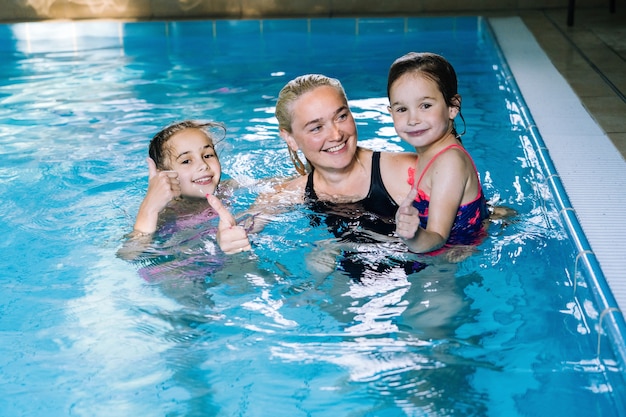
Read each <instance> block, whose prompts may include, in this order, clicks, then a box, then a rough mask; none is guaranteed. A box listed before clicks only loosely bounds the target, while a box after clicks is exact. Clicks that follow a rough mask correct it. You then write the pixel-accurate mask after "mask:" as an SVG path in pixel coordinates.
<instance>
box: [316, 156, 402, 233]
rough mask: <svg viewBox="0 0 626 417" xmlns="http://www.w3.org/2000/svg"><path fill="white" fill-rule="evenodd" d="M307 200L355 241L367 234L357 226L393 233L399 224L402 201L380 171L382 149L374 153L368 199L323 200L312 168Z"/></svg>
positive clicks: (334, 228)
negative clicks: (317, 190) (346, 200)
mask: <svg viewBox="0 0 626 417" xmlns="http://www.w3.org/2000/svg"><path fill="white" fill-rule="evenodd" d="M304 201H305V204H307V205H308V206H309V207H310V208H311V210H312V211H314V212H316V213H320V214H325V215H326V218H325V223H326V224H327V225H328V227H329V228H330V230H331V231H332V232H333V234H334V235H335V236H336V237H338V238H342V239H346V240H349V241H351V242H363V235H362V234H361V233H359V232H358V230H357V229H365V230H369V231H373V232H376V233H379V234H383V235H387V236H390V235H391V234H393V232H394V230H395V228H396V226H395V216H396V211H397V210H398V205H397V204H396V202H395V201H394V200H393V198H391V196H390V195H389V193H388V192H387V189H386V188H385V185H384V184H383V179H382V177H381V175H380V152H374V153H373V154H372V176H371V179H370V189H369V192H368V193H367V196H366V197H365V198H364V199H362V200H360V201H356V202H353V203H332V202H328V201H321V200H319V199H318V197H317V194H315V189H314V187H313V171H311V172H310V173H309V177H308V179H307V183H306V187H305V188H304ZM317 224H319V221H318V222H317ZM365 240H366V241H369V240H371V239H365Z"/></svg>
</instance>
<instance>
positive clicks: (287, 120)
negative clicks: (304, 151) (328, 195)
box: [274, 74, 348, 175]
mask: <svg viewBox="0 0 626 417" xmlns="http://www.w3.org/2000/svg"><path fill="white" fill-rule="evenodd" d="M323 86H328V87H332V88H334V89H335V90H337V92H338V93H339V94H340V95H341V97H343V99H344V101H345V102H346V104H347V103H348V97H347V96H346V92H345V91H344V89H343V86H342V85H341V82H340V81H339V80H338V79H336V78H331V77H327V76H325V75H322V74H305V75H301V76H299V77H296V78H294V79H293V80H291V81H289V82H288V83H287V84H285V86H284V87H283V88H282V89H281V90H280V93H278V100H277V101H276V110H275V111H274V115H275V116H276V119H277V120H278V128H279V130H285V131H287V132H289V133H292V126H291V123H292V121H293V113H292V111H293V103H295V102H296V100H298V99H299V98H300V97H302V95H304V94H305V93H308V92H309V91H312V90H314V89H316V88H318V87H323ZM289 156H290V158H291V161H292V162H293V164H294V166H295V167H296V171H298V173H299V174H300V175H306V173H307V167H306V165H305V164H304V163H303V162H302V160H300V157H299V156H298V154H297V152H296V151H294V150H293V149H291V148H289Z"/></svg>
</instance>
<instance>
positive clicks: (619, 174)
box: [488, 17, 626, 370]
mask: <svg viewBox="0 0 626 417" xmlns="http://www.w3.org/2000/svg"><path fill="white" fill-rule="evenodd" d="M488 21H489V24H490V27H491V29H492V30H493V32H494V35H495V37H496V40H497V42H498V44H499V46H500V50H501V51H502V53H503V54H504V61H505V62H506V64H507V65H508V67H509V70H510V72H511V74H512V75H513V78H512V79H511V80H509V81H510V82H512V83H514V84H515V85H516V86H517V88H518V89H519V91H520V93H521V96H522V97H523V98H522V97H520V103H525V105H526V107H525V108H523V109H522V111H523V112H525V113H526V115H525V116H526V117H527V119H528V120H529V121H530V123H531V126H530V127H529V131H528V134H529V136H530V137H531V140H533V141H534V142H535V147H536V151H537V152H538V157H539V159H540V162H541V163H542V164H543V168H544V169H545V170H546V173H547V174H546V181H547V182H548V183H549V185H550V188H551V190H552V191H553V193H554V194H555V197H556V199H557V204H558V206H559V209H560V214H561V218H562V220H563V223H564V225H565V227H566V228H567V229H568V231H569V233H570V235H571V236H572V237H573V238H574V241H575V242H574V243H575V246H576V248H577V250H578V254H577V257H576V261H575V265H573V266H572V269H571V272H572V276H573V279H574V291H575V288H576V287H575V285H576V280H577V276H576V275H577V274H576V271H577V270H579V268H581V267H585V268H586V269H587V271H588V272H589V273H588V274H586V275H589V277H588V281H589V282H588V284H589V287H590V289H591V290H592V293H593V295H594V297H595V301H596V302H597V304H598V307H599V309H600V311H599V317H598V321H599V323H600V326H601V327H602V329H603V330H604V331H605V332H606V334H608V336H609V337H610V339H611V341H612V342H613V347H614V350H615V353H616V355H617V356H618V359H619V360H621V365H622V370H624V369H625V367H626V344H625V340H624V337H625V335H626V324H625V321H624V315H623V311H625V310H626V280H624V272H623V269H622V268H623V257H624V253H623V250H621V249H623V247H622V246H621V245H619V244H618V242H622V241H623V239H624V236H626V217H625V216H624V211H623V206H621V205H620V203H623V197H621V194H622V193H623V192H624V190H626V162H625V161H624V159H623V158H622V156H621V154H620V153H619V151H618V150H617V148H616V147H615V145H614V144H613V143H612V142H611V140H610V138H609V137H608V136H607V135H606V134H605V133H604V131H603V130H602V129H601V128H600V127H599V126H598V124H597V123H596V122H595V121H594V119H593V118H592V117H591V115H590V114H589V113H588V112H587V110H586V109H585V108H584V106H583V105H582V103H581V101H580V99H579V98H578V96H577V95H576V94H575V93H574V91H573V89H572V88H571V87H570V85H569V84H568V83H567V81H566V80H565V79H564V78H563V77H562V76H561V75H560V73H559V72H558V71H557V69H556V67H555V66H554V65H553V64H552V62H551V61H550V59H549V58H548V56H547V55H546V54H545V52H544V51H543V50H542V49H541V47H540V46H539V44H538V43H537V41H536V39H535V38H534V36H533V35H532V33H531V32H530V30H529V29H528V28H527V27H526V25H525V24H524V23H523V21H522V20H521V19H520V18H519V17H492V18H489V19H488ZM598 343H599V342H598Z"/></svg>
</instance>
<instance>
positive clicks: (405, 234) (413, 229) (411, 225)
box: [396, 188, 420, 239]
mask: <svg viewBox="0 0 626 417" xmlns="http://www.w3.org/2000/svg"><path fill="white" fill-rule="evenodd" d="M416 196H417V188H411V191H409V194H408V195H407V196H406V198H405V199H404V200H403V201H402V203H401V204H400V207H399V208H398V211H397V212H396V234H397V235H398V236H399V237H401V238H403V239H413V238H414V237H415V236H416V235H417V231H418V229H419V225H420V218H419V211H418V210H417V209H416V208H415V207H413V201H414V200H415V197H416Z"/></svg>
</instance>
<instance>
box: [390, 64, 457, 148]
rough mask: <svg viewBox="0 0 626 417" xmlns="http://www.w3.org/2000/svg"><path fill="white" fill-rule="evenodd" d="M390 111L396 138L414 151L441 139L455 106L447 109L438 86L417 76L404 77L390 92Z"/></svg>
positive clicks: (414, 74) (451, 119) (444, 136)
mask: <svg viewBox="0 0 626 417" xmlns="http://www.w3.org/2000/svg"><path fill="white" fill-rule="evenodd" d="M389 103H390V106H389V112H390V113H391V117H392V119H393V126H394V128H395V129H396V132H397V133H398V136H400V138H402V139H403V140H404V141H406V142H407V143H409V144H411V145H413V146H414V147H415V149H416V150H418V151H419V150H420V149H423V148H424V147H428V146H430V145H432V144H433V143H436V142H438V141H439V140H443V139H444V138H446V137H447V135H448V134H449V133H451V132H452V129H453V120H454V118H455V117H456V115H457V114H458V112H459V109H458V107H449V106H448V105H447V104H446V102H445V100H444V97H443V94H442V93H441V91H440V90H439V87H438V86H437V83H435V82H434V81H433V80H431V79H429V78H427V77H425V76H424V75H422V74H419V73H411V72H408V73H406V74H403V75H401V76H400V78H398V79H397V80H396V81H394V83H393V84H392V85H391V88H390V89H389Z"/></svg>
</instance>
